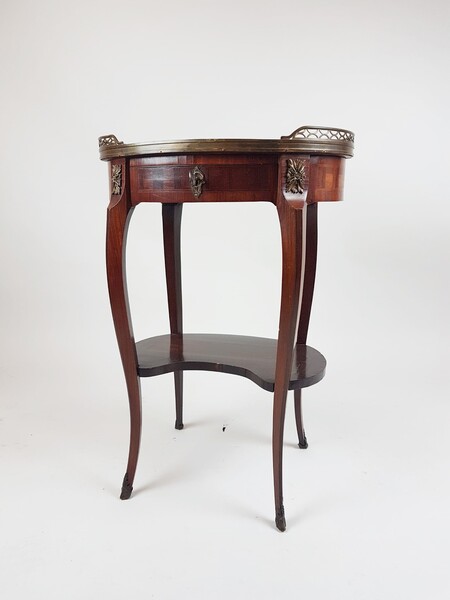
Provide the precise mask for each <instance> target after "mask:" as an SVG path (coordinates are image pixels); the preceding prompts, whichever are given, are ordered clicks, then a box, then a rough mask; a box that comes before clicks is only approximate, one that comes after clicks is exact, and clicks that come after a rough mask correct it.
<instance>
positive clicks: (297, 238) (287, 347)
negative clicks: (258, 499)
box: [272, 202, 306, 531]
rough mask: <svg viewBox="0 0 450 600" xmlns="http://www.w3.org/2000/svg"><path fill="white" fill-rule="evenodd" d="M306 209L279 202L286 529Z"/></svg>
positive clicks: (281, 520)
mask: <svg viewBox="0 0 450 600" xmlns="http://www.w3.org/2000/svg"><path fill="white" fill-rule="evenodd" d="M305 212H306V211H304V210H303V209H302V208H293V207H292V206H290V205H289V204H288V203H287V202H280V203H279V205H278V214H279V218H280V224H281V238H282V253H283V275H282V287H281V309H280V326H279V333H278V349H277V360H276V375H275V391H274V404H273V437H272V451H273V474H274V490H275V523H276V526H277V528H278V529H279V530H280V531H284V530H285V529H286V520H285V515H284V505H283V474H282V468H283V433H284V418H285V413H286V397H287V392H288V388H289V381H290V375H291V369H292V356H293V349H294V342H295V334H296V331H297V324H298V316H299V304H300V293H301V280H302V266H303V265H302V263H303V248H302V246H303V236H304V228H305V218H304V215H305Z"/></svg>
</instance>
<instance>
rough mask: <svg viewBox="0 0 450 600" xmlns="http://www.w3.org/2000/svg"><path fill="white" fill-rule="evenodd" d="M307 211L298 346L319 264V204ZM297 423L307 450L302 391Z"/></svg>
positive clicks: (298, 394) (296, 403) (305, 328)
mask: <svg viewBox="0 0 450 600" xmlns="http://www.w3.org/2000/svg"><path fill="white" fill-rule="evenodd" d="M305 210H306V239H305V250H306V256H305V272H304V275H303V292H302V303H301V310H300V320H299V324H298V334H297V344H306V338H307V336H308V328H309V320H310V316H311V305H312V301H313V295H314V282H315V279H316V264H317V203H314V204H308V205H307V206H306V207H305ZM294 409H295V422H296V425H297V434H298V446H299V448H307V447H308V442H307V440H306V435H305V429H304V424H303V415H302V391H301V389H299V390H295V392H294Z"/></svg>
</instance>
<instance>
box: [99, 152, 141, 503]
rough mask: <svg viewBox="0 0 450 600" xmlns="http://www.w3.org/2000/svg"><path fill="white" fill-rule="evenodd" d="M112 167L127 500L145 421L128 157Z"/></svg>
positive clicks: (111, 260)
mask: <svg viewBox="0 0 450 600" xmlns="http://www.w3.org/2000/svg"><path fill="white" fill-rule="evenodd" d="M110 168H111V200H110V203H109V206H108V216H107V226H106V266H107V276H108V289H109V298H110V302H111V310H112V316H113V320H114V327H115V330H116V336H117V342H118V345H119V351H120V356H121V359H122V365H123V370H124V373H125V380H126V384H127V390H128V399H129V404H130V447H129V454H128V464H127V470H126V473H125V477H124V480H123V486H122V492H121V495H120V497H121V499H122V500H126V499H128V498H129V497H130V495H131V492H132V490H133V481H134V476H135V473H136V466H137V461H138V456H139V445H140V439H141V424H142V415H141V389H140V380H139V377H138V365H137V356H136V346H135V341H134V335H133V328H132V324H131V317H130V310H129V306H128V293H127V285H126V273H125V246H126V237H127V230H128V224H129V221H130V217H131V214H132V212H133V208H132V207H131V204H130V201H129V192H128V173H127V165H126V161H125V160H117V161H113V162H112V163H111V165H110Z"/></svg>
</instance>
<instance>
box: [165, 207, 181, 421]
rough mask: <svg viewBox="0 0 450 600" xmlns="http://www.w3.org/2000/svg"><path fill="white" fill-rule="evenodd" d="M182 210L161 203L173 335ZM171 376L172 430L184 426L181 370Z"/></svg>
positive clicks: (178, 293) (177, 302) (178, 297)
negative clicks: (173, 381) (174, 417)
mask: <svg viewBox="0 0 450 600" xmlns="http://www.w3.org/2000/svg"><path fill="white" fill-rule="evenodd" d="M182 210H183V204H181V203H180V204H163V205H162V219H163V236H164V260H165V265H166V284H167V300H168V305H169V321H170V332H171V333H172V334H182V333H183V311H182V294H181V243H180V242H181V214H182ZM175 351H176V350H175ZM175 358H177V357H175ZM180 358H181V357H180ZM174 379H175V410H176V419H175V429H183V427H184V425H183V371H175V373H174Z"/></svg>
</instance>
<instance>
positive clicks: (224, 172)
mask: <svg viewBox="0 0 450 600" xmlns="http://www.w3.org/2000/svg"><path fill="white" fill-rule="evenodd" d="M276 182H277V162H276V161H275V160H273V158H272V157H264V156H263V157H260V158H258V157H255V156H252V157H248V156H247V157H243V158H239V157H236V156H229V157H227V156H221V157H214V156H210V157H205V156H181V157H164V158H163V157H150V158H147V159H135V160H132V161H130V183H131V199H132V203H133V204H139V202H261V201H262V202H275V199H276Z"/></svg>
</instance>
